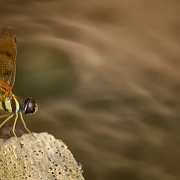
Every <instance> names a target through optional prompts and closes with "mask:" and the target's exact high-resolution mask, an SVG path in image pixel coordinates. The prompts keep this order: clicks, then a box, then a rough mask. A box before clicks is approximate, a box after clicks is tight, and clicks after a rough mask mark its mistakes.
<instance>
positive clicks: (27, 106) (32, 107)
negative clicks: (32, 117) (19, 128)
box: [22, 97, 38, 114]
mask: <svg viewBox="0 0 180 180" xmlns="http://www.w3.org/2000/svg"><path fill="white" fill-rule="evenodd" d="M22 110H23V112H24V114H35V113H36V112H37V111H38V104H37V103H36V101H35V100H34V99H33V98H31V97H28V98H27V99H26V100H25V101H24V103H23V106H22Z"/></svg>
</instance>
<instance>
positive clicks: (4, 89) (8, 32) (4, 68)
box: [0, 27, 17, 94]
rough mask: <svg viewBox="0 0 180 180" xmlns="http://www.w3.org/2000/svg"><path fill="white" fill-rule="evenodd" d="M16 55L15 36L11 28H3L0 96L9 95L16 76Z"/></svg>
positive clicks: (1, 36) (0, 49)
mask: <svg viewBox="0 0 180 180" xmlns="http://www.w3.org/2000/svg"><path fill="white" fill-rule="evenodd" d="M16 54H17V40H16V35H15V34H14V32H13V30H12V29H11V28H9V27H4V28H3V29H2V31H1V33H0V94H3V93H5V94H8V93H11V90H12V87H13V85H14V81H15V75H16ZM8 91H9V92H8Z"/></svg>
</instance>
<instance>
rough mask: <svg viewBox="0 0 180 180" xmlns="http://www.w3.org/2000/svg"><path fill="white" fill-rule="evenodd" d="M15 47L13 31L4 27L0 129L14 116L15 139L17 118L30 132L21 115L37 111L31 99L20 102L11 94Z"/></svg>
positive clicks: (0, 59)
mask: <svg viewBox="0 0 180 180" xmlns="http://www.w3.org/2000/svg"><path fill="white" fill-rule="evenodd" d="M17 47H18V45H17V39H16V35H15V33H14V31H13V30H12V29H11V28H10V27H4V28H3V29H2V31H1V33H0V110H1V111H3V112H6V113H5V114H4V115H2V116H0V118H5V120H4V121H3V122H2V123H1V124H0V128H1V127H2V126H3V125H4V124H5V123H6V122H8V121H9V120H10V119H11V118H13V117H14V116H15V119H14V124H13V126H12V133H13V134H14V136H15V137H17V135H16V133H15V128H16V123H17V120H18V117H19V116H20V119H21V121H22V124H23V126H24V128H25V129H26V130H27V131H28V132H31V131H30V130H29V129H28V128H27V126H26V123H25V121H24V119H23V114H35V113H36V112H37V111H38V104H37V103H36V101H35V100H34V99H33V98H32V97H28V98H26V99H25V100H24V101H23V102H21V101H20V100H19V99H18V97H17V96H16V95H14V94H13V92H12V88H13V85H14V82H15V76H16V55H17Z"/></svg>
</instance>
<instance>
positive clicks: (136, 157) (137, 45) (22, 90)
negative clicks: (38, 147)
mask: <svg viewBox="0 0 180 180" xmlns="http://www.w3.org/2000/svg"><path fill="white" fill-rule="evenodd" d="M179 17H180V3H179V2H178V1H169V0H164V1H155V0H153V1H143V0H140V1H138V0H132V1H126V0H112V1H108V0H99V1H95V0H92V1H89V2H88V1H82V0H76V1H75V0H67V1H58V0H52V1H43V0H41V1H35V0H34V1H33V0H32V1H23V0H17V1H10V0H8V1H1V6H0V26H1V27H3V26H10V27H11V28H12V29H14V31H15V33H16V35H17V39H18V45H19V48H18V57H17V76H16V83H15V86H14V89H13V92H14V93H15V94H16V95H18V96H19V97H21V98H25V97H26V96H33V97H34V98H35V99H36V100H37V101H38V102H39V105H40V110H39V112H38V113H37V114H36V115H34V116H31V117H29V116H28V117H25V119H26V122H27V125H28V127H29V129H31V130H32V131H35V132H44V131H46V132H49V133H51V134H53V135H54V136H55V137H56V138H60V139H62V140H63V141H64V142H65V143H66V144H67V145H68V146H69V148H70V150H71V151H72V153H73V154H74V156H75V158H76V159H77V160H78V161H80V162H81V163H82V164H83V166H84V171H85V174H84V176H85V179H86V180H92V179H93V180H100V179H102V180H110V179H113V180H120V179H123V180H144V179H146V180H161V179H162V180H177V179H179V178H180V170H179V169H180V151H179V149H180V119H179V116H180V111H179V108H180V33H179V32H180V18H179ZM19 126H20V124H19Z"/></svg>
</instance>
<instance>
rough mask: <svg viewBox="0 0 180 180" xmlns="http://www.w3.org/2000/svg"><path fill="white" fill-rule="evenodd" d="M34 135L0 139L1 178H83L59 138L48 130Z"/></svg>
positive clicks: (26, 179) (11, 179)
mask: <svg viewBox="0 0 180 180" xmlns="http://www.w3.org/2000/svg"><path fill="white" fill-rule="evenodd" d="M33 134H34V135H33ZM33 134H24V135H23V136H22V137H21V138H18V139H17V138H15V137H13V138H10V139H8V140H7V141H4V140H3V139H0V180H41V179H42V180H46V179H47V180H84V178H83V176H82V173H81V170H80V168H79V167H78V163H77V162H76V160H75V159H74V157H73V155H72V153H71V152H70V151H69V150H68V148H67V146H66V145H65V144H64V143H63V142H62V141H61V140H58V139H55V138H54V136H52V135H49V134H47V133H40V134H38V133H33ZM18 140H19V141H18ZM20 143H21V144H22V147H21V146H20Z"/></svg>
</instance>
